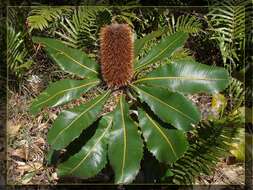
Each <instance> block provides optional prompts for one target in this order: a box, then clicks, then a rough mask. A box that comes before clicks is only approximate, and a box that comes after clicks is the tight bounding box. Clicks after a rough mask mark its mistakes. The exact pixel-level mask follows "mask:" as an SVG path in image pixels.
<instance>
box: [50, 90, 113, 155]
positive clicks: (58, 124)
mask: <svg viewBox="0 0 253 190" xmlns="http://www.w3.org/2000/svg"><path fill="white" fill-rule="evenodd" d="M109 93H110V91H107V92H106V93H104V94H102V95H99V96H98V97H96V98H95V99H93V100H91V101H89V102H87V103H85V104H83V105H80V106H77V107H75V108H72V109H70V110H64V111H62V112H61V113H60V115H59V116H58V117H57V119H56V120H55V122H54V123H53V126H52V128H51V129H50V130H49V132H48V143H49V144H50V145H51V148H52V149H54V150H59V149H62V148H64V147H66V146H67V145H68V144H69V143H70V142H71V141H73V140H74V139H75V138H77V137H78V136H79V135H80V134H81V132H82V131H83V130H84V129H86V128H87V127H89V126H90V125H91V124H92V123H93V122H94V121H95V120H96V119H97V117H98V114H99V113H100V112H101V110H102V108H103V106H104V103H105V102H106V100H107V99H108V97H109Z"/></svg>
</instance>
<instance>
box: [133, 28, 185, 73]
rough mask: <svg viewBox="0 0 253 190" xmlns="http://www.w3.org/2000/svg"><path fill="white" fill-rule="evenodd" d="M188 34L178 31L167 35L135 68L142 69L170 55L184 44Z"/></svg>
mask: <svg viewBox="0 0 253 190" xmlns="http://www.w3.org/2000/svg"><path fill="white" fill-rule="evenodd" d="M187 38H188V35H187V34H186V33H184V32H176V33H175V34H172V35H170V36H167V37H165V38H164V39H162V40H161V42H160V43H159V44H157V45H156V46H154V47H153V48H152V49H151V50H150V52H149V53H148V54H147V55H146V56H144V57H143V58H142V59H141V60H139V61H138V62H137V64H136V65H135V70H136V71H137V70H140V69H142V68H144V67H146V66H147V65H150V64H152V63H155V62H157V61H160V60H162V59H164V58H166V57H170V55H171V54H172V53H173V52H174V51H175V50H176V49H177V48H179V47H181V46H183V45H184V43H185V41H186V40H187Z"/></svg>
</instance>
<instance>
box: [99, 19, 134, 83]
mask: <svg viewBox="0 0 253 190" xmlns="http://www.w3.org/2000/svg"><path fill="white" fill-rule="evenodd" d="M100 50H101V70H102V76H103V79H104V80H105V81H106V83H107V85H108V86H109V87H122V86H126V85H127V84H129V82H130V81H131V79H132V76H133V56H134V49H133V35H132V31H131V28H130V27H129V26H128V25H127V24H117V23H115V24H111V25H107V26H105V27H103V28H102V29H101V33H100Z"/></svg>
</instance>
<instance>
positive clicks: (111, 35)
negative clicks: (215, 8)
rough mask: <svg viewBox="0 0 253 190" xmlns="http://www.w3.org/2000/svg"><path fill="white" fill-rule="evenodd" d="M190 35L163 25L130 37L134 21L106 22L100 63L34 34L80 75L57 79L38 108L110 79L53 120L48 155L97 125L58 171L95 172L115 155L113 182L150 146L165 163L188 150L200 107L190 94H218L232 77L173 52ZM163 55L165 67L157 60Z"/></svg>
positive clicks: (122, 180)
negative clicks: (113, 101) (147, 48)
mask: <svg viewBox="0 0 253 190" xmlns="http://www.w3.org/2000/svg"><path fill="white" fill-rule="evenodd" d="M158 36H160V37H162V40H161V41H159V42H158V43H157V44H156V45H155V46H154V47H152V48H151V50H150V51H149V52H147V53H146V54H145V55H142V56H139V54H140V51H141V49H142V48H143V46H144V45H145V44H146V43H147V42H148V41H149V40H152V39H154V38H156V37H158ZM187 38H188V35H187V34H186V33H184V32H175V33H174V34H172V35H166V31H165V30H163V31H155V32H153V33H150V34H148V35H147V36H144V37H143V38H140V39H137V40H135V41H134V43H133V44H132V33H131V29H130V28H129V26H128V25H126V24H112V25H109V26H105V27H104V28H102V29H101V34H100V41H101V57H100V62H101V63H100V65H99V64H98V63H96V61H95V60H94V59H92V58H90V57H89V56H88V55H87V54H86V53H85V52H82V51H80V50H78V49H73V48H70V47H68V46H66V45H65V44H64V43H63V42H61V41H59V40H55V39H51V38H45V37H33V40H34V42H35V43H39V44H41V45H42V47H44V50H46V52H47V53H48V55H49V56H50V57H51V58H52V59H53V61H54V62H55V63H56V64H58V65H59V66H60V68H61V69H62V70H64V71H65V72H68V73H71V74H74V75H76V76H78V77H79V78H81V79H79V80H73V79H71V80H70V79H69V80H68V79H64V80H61V81H58V82H54V83H51V84H50V85H49V86H48V88H47V89H46V90H45V91H44V92H42V93H41V94H40V95H39V96H38V97H37V98H36V99H35V100H34V101H33V102H32V105H31V109H30V110H31V113H32V114H37V113H38V112H39V111H40V110H41V109H43V108H45V107H55V106H59V105H62V104H65V103H67V102H70V101H71V100H74V99H76V98H78V97H80V95H82V94H84V93H86V92H88V91H89V90H90V89H92V88H95V87H96V86H97V85H99V84H101V83H103V82H102V81H103V80H104V81H105V82H106V87H104V86H105V85H101V86H102V87H103V90H102V91H101V92H100V94H99V95H97V96H96V97H93V98H91V100H89V101H87V102H86V103H84V104H81V105H78V106H76V107H74V108H71V109H67V110H63V111H62V112H61V113H60V114H59V115H58V117H57V118H56V120H55V121H54V123H53V124H52V127H51V128H50V130H49V132H48V143H49V145H50V148H51V150H50V154H49V159H48V160H49V161H50V160H51V157H50V155H51V153H52V152H54V151H55V150H61V149H64V148H66V147H67V146H68V145H69V144H70V143H71V142H72V141H74V140H75V139H76V138H78V137H79V136H80V134H81V133H84V134H86V133H85V132H86V130H85V129H87V128H89V127H95V134H94V135H93V136H92V137H89V138H88V136H87V138H88V140H87V141H85V142H86V143H85V144H84V145H83V147H82V148H81V149H80V150H79V152H77V153H76V154H74V155H72V156H70V157H69V158H68V159H67V160H66V159H65V160H64V161H62V162H60V164H59V165H58V168H57V173H58V175H59V176H78V177H83V178H89V177H92V176H95V175H97V174H98V173H99V172H100V171H101V170H102V169H103V168H104V167H105V166H106V164H107V162H109V164H110V165H111V167H112V169H113V170H114V174H115V175H114V181H115V183H117V184H128V183H131V182H133V181H134V179H135V177H136V175H137V174H138V172H139V170H141V169H142V168H141V162H145V158H143V150H144V146H146V149H147V150H148V151H149V152H151V153H152V154H153V156H154V158H156V159H157V160H158V161H159V162H160V163H163V164H167V165H171V164H173V163H174V162H176V161H177V160H178V159H179V158H181V157H182V156H183V155H184V154H185V152H186V151H187V149H188V140H187V133H188V132H189V131H190V130H192V129H193V127H194V125H197V124H198V122H199V121H200V119H201V118H200V112H199V110H198V108H197V107H196V106H195V105H194V104H193V103H192V102H191V101H190V100H188V99H187V97H186V95H188V94H191V93H199V92H206V93H217V92H219V91H221V90H223V89H225V88H226V87H227V84H228V73H227V71H226V70H225V69H223V68H219V67H214V66H212V67H210V66H207V65H203V64H200V63H198V62H195V61H194V60H193V59H176V60H173V59H167V58H170V57H171V55H172V54H173V52H174V51H175V50H177V49H178V48H180V47H182V46H183V45H184V43H185V41H186V40H187ZM133 50H134V52H133ZM165 59H166V61H165ZM168 60H171V61H168ZM157 62H159V66H157V65H156V67H153V64H155V63H157ZM133 63H134V64H133ZM99 66H101V69H99ZM147 68H149V69H147ZM151 68H152V69H151ZM144 69H145V72H142V71H143V70H144ZM100 70H101V73H100ZM133 76H134V77H133ZM123 86H124V88H120V87H123ZM115 91H119V92H120V96H119V98H118V101H117V105H116V108H115V109H114V110H113V111H104V110H105V109H104V105H107V102H108V100H109V99H110V98H113V97H114V96H112V93H113V92H115ZM144 142H145V143H144ZM189 167H190V166H189ZM150 172H152V171H150Z"/></svg>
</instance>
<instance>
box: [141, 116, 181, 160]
mask: <svg viewBox="0 0 253 190" xmlns="http://www.w3.org/2000/svg"><path fill="white" fill-rule="evenodd" d="M145 114H146V116H147V118H148V119H149V120H150V121H151V122H152V124H153V125H154V126H155V128H156V129H157V130H158V132H159V133H160V134H161V135H162V137H163V138H164V139H165V140H166V141H167V143H168V144H169V146H170V147H171V150H172V152H173V154H174V155H175V157H176V158H177V157H178V156H177V153H176V152H175V150H174V148H173V146H172V143H171V142H170V140H169V139H168V138H167V136H166V135H165V134H164V132H163V131H162V130H161V129H160V127H159V126H158V125H157V124H156V123H155V122H154V121H153V120H152V119H151V118H150V116H149V115H148V114H147V113H145Z"/></svg>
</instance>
